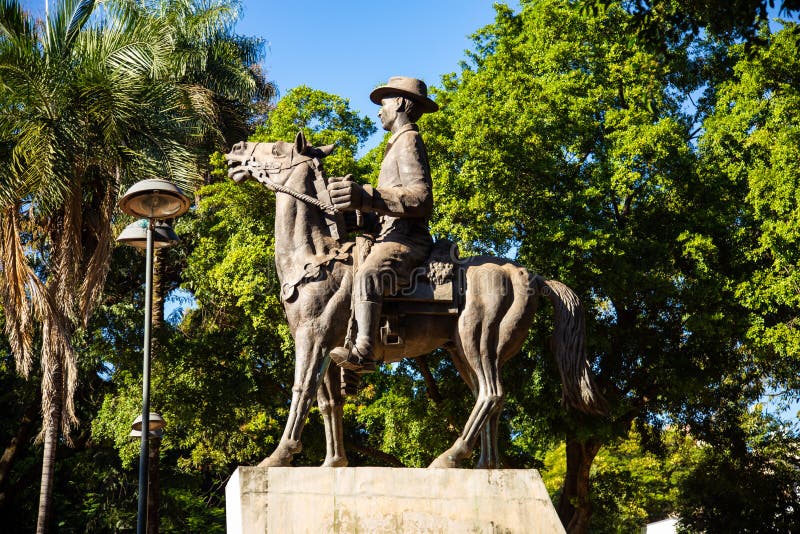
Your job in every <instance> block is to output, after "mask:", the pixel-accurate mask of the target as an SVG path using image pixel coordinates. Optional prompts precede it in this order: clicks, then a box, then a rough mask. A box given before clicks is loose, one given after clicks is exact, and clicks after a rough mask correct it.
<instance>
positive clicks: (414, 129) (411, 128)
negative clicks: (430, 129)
mask: <svg viewBox="0 0 800 534" xmlns="http://www.w3.org/2000/svg"><path fill="white" fill-rule="evenodd" d="M418 131H419V128H417V125H416V124H414V123H413V122H410V123H408V124H405V125H403V126H401V127H400V129H399V130H397V131H396V132H394V133H393V134H392V136H391V137H390V138H389V142H388V143H386V149H387V150H388V149H389V147H390V146H392V143H394V142H395V141H396V140H397V138H398V137H400V136H401V135H403V134H404V133H406V132H418Z"/></svg>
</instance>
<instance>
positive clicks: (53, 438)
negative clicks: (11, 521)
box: [36, 366, 61, 534]
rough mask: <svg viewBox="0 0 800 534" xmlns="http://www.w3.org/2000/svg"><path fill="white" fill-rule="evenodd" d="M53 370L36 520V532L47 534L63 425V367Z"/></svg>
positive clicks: (45, 420) (46, 393) (48, 392)
mask: <svg viewBox="0 0 800 534" xmlns="http://www.w3.org/2000/svg"><path fill="white" fill-rule="evenodd" d="M58 367H59V368H58V369H55V370H54V371H53V375H54V377H53V382H52V383H53V384H54V386H55V387H54V391H47V392H45V395H50V396H51V399H52V402H51V403H50V409H49V413H46V414H44V419H43V422H42V424H44V425H45V433H44V454H43V458H42V483H41V486H40V488H39V517H38V519H37V522H36V534H45V533H46V532H48V530H49V527H50V517H51V516H52V515H53V514H52V512H53V480H54V478H55V476H54V475H55V468H56V447H57V445H58V434H59V428H60V426H61V369H60V366H58Z"/></svg>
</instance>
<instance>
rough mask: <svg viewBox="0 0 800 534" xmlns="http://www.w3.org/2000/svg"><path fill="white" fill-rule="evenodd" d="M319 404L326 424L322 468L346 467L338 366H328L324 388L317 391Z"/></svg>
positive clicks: (342, 407) (342, 405) (342, 403)
mask: <svg viewBox="0 0 800 534" xmlns="http://www.w3.org/2000/svg"><path fill="white" fill-rule="evenodd" d="M317 404H318V405H319V411H320V413H321V414H322V421H323V422H324V423H325V462H324V463H323V464H322V467H345V466H347V453H346V452H345V450H344V433H343V430H342V417H343V412H344V398H343V397H342V388H341V372H340V368H339V366H338V365H329V366H328V370H327V372H326V373H325V378H324V380H323V382H322V386H321V387H320V388H319V390H318V391H317Z"/></svg>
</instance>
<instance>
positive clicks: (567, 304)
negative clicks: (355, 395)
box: [226, 76, 606, 468]
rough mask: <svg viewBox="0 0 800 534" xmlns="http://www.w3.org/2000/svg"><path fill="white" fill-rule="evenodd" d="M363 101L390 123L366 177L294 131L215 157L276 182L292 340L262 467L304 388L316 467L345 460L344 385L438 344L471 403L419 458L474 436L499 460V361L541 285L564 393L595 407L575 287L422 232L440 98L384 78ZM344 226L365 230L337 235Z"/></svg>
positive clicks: (291, 423) (239, 173)
mask: <svg viewBox="0 0 800 534" xmlns="http://www.w3.org/2000/svg"><path fill="white" fill-rule="evenodd" d="M370 99H371V100H372V101H373V102H374V103H376V104H378V105H380V106H381V107H380V111H379V112H378V116H379V118H380V121H381V124H382V126H383V128H384V129H385V130H387V131H389V132H391V136H390V138H389V141H388V144H387V146H386V152H385V154H384V158H383V162H382V164H381V169H380V174H379V178H378V185H377V187H375V188H373V187H371V186H369V185H362V184H359V183H357V182H355V181H353V180H352V179H351V178H350V176H346V177H331V178H327V177H325V176H324V174H323V168H322V160H323V158H324V157H325V156H327V155H328V154H330V153H331V151H332V150H333V146H325V147H314V146H310V145H309V144H308V143H307V141H306V139H305V136H304V135H303V133H302V131H301V132H299V133H298V134H297V137H296V138H295V141H294V143H287V142H284V141H276V142H274V143H251V142H241V143H238V144H236V145H235V146H234V147H233V148H232V150H231V152H230V153H228V154H227V155H226V159H227V160H228V165H229V170H228V175H229V176H230V177H231V178H232V179H233V180H234V181H236V182H241V181H243V180H245V179H248V178H252V179H256V180H258V181H259V182H261V183H262V184H264V185H265V186H267V187H268V188H270V189H272V190H273V191H275V192H276V207H275V263H276V267H277V274H278V278H279V280H280V284H281V300H282V302H283V306H284V310H285V311H286V317H287V320H288V323H289V327H290V330H291V333H292V336H293V338H294V341H295V375H294V385H293V387H292V401H291V407H290V411H289V417H288V421H287V422H286V427H285V430H284V432H283V436H282V437H281V440H280V442H279V444H278V446H277V448H276V449H275V451H274V452H273V453H272V454H271V455H270V456H268V457H267V458H266V459H264V460H263V461H262V462H261V464H260V465H261V466H287V465H290V464H291V461H292V458H293V456H294V455H295V454H297V453H298V452H300V450H301V448H302V445H301V441H300V438H301V434H302V431H303V425H304V423H305V420H306V417H307V415H308V412H309V409H310V407H311V403H312V401H313V399H314V395H315V394H316V397H317V403H318V405H319V409H320V412H321V414H322V418H323V421H324V424H325V438H326V455H325V462H324V463H323V466H328V467H339V466H345V465H347V455H346V452H345V450H344V440H343V434H342V411H343V405H344V396H345V395H346V394H349V393H352V392H353V391H354V388H355V385H356V384H357V382H358V380H359V377H360V375H363V374H364V373H369V372H371V371H374V370H375V369H376V364H377V363H379V362H384V363H391V362H396V361H399V360H400V359H402V358H407V357H410V358H413V357H418V356H421V355H425V354H428V353H430V352H431V351H433V350H436V349H438V348H444V349H446V350H447V352H448V353H449V354H450V356H451V358H452V360H453V364H454V365H455V367H456V369H457V370H458V372H459V374H460V376H461V377H462V379H463V380H464V381H465V382H466V383H467V385H468V386H469V388H470V389H471V390H472V393H473V394H474V395H475V399H476V401H475V405H474V407H473V409H472V412H471V413H470V416H469V419H468V420H467V423H466V425H465V427H464V429H463V431H462V432H461V435H460V436H459V437H458V438H457V439H456V441H455V443H454V444H453V445H452V446H451V447H450V448H449V449H448V450H446V451H444V452H443V453H442V454H441V455H439V456H438V457H437V458H436V459H435V460H434V461H433V463H432V464H431V465H430V467H457V466H458V465H459V464H460V462H461V461H463V460H464V459H466V458H468V457H469V456H470V455H471V453H472V450H473V448H474V446H475V444H476V442H477V440H478V438H479V437H480V446H481V448H480V458H479V460H478V463H477V467H483V468H497V467H500V460H499V452H498V450H497V432H498V419H499V417H500V412H501V410H502V407H503V397H504V391H503V384H502V381H501V376H500V372H501V369H502V367H503V364H505V362H506V361H508V359H509V358H511V357H512V356H514V355H515V354H517V353H518V352H519V351H520V350H521V348H522V344H523V343H524V341H525V339H526V337H527V335H528V330H529V328H530V326H531V323H532V320H533V315H534V313H535V312H536V310H537V307H538V303H539V298H540V297H545V298H547V299H549V300H550V301H551V303H552V304H553V307H554V311H555V332H554V333H553V336H552V338H551V347H552V350H553V352H554V355H555V358H556V361H557V363H558V368H559V372H560V374H561V382H562V394H563V395H562V399H563V402H564V404H565V405H566V406H567V407H569V408H574V409H577V410H579V411H582V412H585V413H592V414H602V413H604V412H605V410H606V405H605V400H604V399H603V397H602V395H601V394H600V393H599V391H598V388H597V386H596V384H595V383H594V380H593V379H592V374H591V371H590V369H589V364H588V362H587V360H586V355H585V348H584V338H585V322H584V316H583V309H582V307H581V304H580V301H579V299H578V297H577V296H576V294H575V293H574V292H573V291H572V290H571V289H569V288H568V287H567V286H566V285H564V284H562V283H561V282H558V281H555V280H547V279H545V278H543V277H542V276H539V275H535V274H533V273H531V272H530V271H529V270H527V269H526V268H524V267H522V266H520V265H518V264H516V263H515V262H513V261H511V260H508V259H503V258H495V257H491V256H474V257H469V258H459V257H458V253H457V249H456V247H455V245H454V244H453V243H451V242H449V241H446V240H440V241H437V242H436V243H434V241H433V239H432V238H431V234H430V232H429V230H428V221H429V219H430V217H431V213H432V210H433V194H432V181H431V172H430V166H429V164H428V156H427V153H426V150H425V144H424V143H423V141H422V137H421V136H420V134H419V130H418V129H417V125H416V122H417V120H418V119H419V118H420V117H421V116H422V114H423V113H432V112H435V111H437V110H438V106H437V104H436V103H435V102H434V101H433V100H431V99H430V98H429V97H428V94H427V87H426V85H425V83H424V82H422V81H421V80H417V79H414V78H407V77H402V76H395V77H392V78H390V79H389V81H388V83H387V84H386V85H383V86H381V87H378V88H377V89H375V90H374V91H372V93H371V94H370ZM353 227H356V228H358V229H360V230H361V231H363V235H362V236H359V237H358V238H356V240H355V242H353V241H345V238H346V235H347V231H348V229H349V228H353ZM331 361H333V362H334V363H335V364H336V365H330V363H331Z"/></svg>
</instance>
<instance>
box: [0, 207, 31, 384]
mask: <svg viewBox="0 0 800 534" xmlns="http://www.w3.org/2000/svg"><path fill="white" fill-rule="evenodd" d="M1 217H2V218H1V219H0V247H2V250H1V251H0V261H2V279H0V288H1V289H2V296H3V308H4V311H5V317H6V325H5V326H6V334H7V335H8V341H9V344H10V345H11V351H12V352H13V353H14V360H15V362H16V365H17V370H18V371H19V373H20V374H21V375H22V376H24V377H26V378H27V377H28V375H29V374H30V371H31V366H32V362H33V336H32V322H31V319H32V317H31V315H32V311H33V310H32V308H31V303H30V301H29V300H28V298H27V293H26V287H27V286H28V281H29V280H30V279H31V277H32V276H33V273H32V272H31V269H30V267H29V266H28V261H27V259H26V257H25V251H24V250H23V248H22V242H21V239H20V229H19V207H18V206H10V207H7V208H6V209H4V210H3V213H2V216H1Z"/></svg>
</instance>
